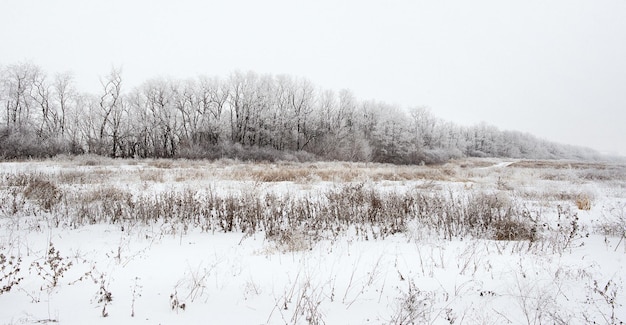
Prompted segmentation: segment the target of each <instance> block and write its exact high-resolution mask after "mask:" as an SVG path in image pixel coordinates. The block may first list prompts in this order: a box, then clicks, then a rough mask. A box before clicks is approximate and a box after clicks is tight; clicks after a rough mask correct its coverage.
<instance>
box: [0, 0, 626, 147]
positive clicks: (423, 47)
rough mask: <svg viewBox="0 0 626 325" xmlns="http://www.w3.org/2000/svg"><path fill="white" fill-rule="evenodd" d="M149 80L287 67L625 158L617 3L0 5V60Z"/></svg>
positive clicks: (143, 1)
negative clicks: (117, 70) (119, 71)
mask: <svg viewBox="0 0 626 325" xmlns="http://www.w3.org/2000/svg"><path fill="white" fill-rule="evenodd" d="M24 60H30V61H32V62H33V63H35V64H37V65H40V66H42V67H43V68H44V69H45V70H46V71H47V72H49V73H53V72H61V71H65V70H72V71H73V72H74V73H75V76H76V79H77V81H78V82H79V88H80V89H81V90H86V91H92V92H93V91H97V90H98V85H99V83H98V77H99V76H103V75H105V74H107V72H108V71H109V70H110V68H111V66H112V65H115V66H120V65H121V66H122V67H123V78H124V81H125V83H126V86H127V87H128V88H127V89H130V88H131V87H133V86H136V85H138V84H139V83H141V82H142V81H145V80H146V79H149V78H152V77H156V76H172V77H182V78H185V77H194V76H196V75H200V74H203V75H210V76H213V75H217V76H221V77H226V76H227V75H228V74H229V73H230V72H232V71H234V70H237V69H239V70H253V71H256V72H259V73H273V74H279V73H286V74H291V75H294V76H299V77H306V78H308V79H310V80H311V81H312V82H314V83H315V84H316V85H318V86H321V87H324V88H331V89H335V90H339V89H342V88H348V89H351V90H353V92H354V93H355V95H356V96H357V97H358V98H359V99H377V100H382V101H386V102H389V103H396V104H399V105H401V106H402V107H411V106H421V105H426V106H429V107H431V108H432V111H433V113H434V114H435V115H437V116H439V117H442V118H444V119H446V120H450V121H453V122H456V123H459V124H462V125H473V124H476V123H478V122H481V121H485V122H487V123H488V124H492V125H495V126H497V127H499V128H500V129H509V130H519V131H524V132H530V133H533V134H535V135H537V136H539V137H542V138H546V139H549V140H552V141H557V142H561V143H569V144H575V145H582V146H587V147H592V148H595V149H598V150H600V151H608V152H613V153H621V154H623V155H626V144H624V142H625V140H626V131H624V126H625V124H626V0H588V1H583V0H551V1H544V0H524V1H502V0H493V1H483V0H479V1H465V0H463V1H461V0H458V1H444V0H441V1H440V0H436V1H434V0H433V1H415V0H413V1H409V0H406V1H402V0H387V1H364V0H360V1H359V0H349V1H339V0H335V1H332V0H321V1H320V0H315V1H296V0H284V1H277V0H269V1H267V0H264V1H259V0H236V1H222V2H220V3H217V1H201V0H197V1H195V0H182V1H181V0H176V1H168V0H126V1H123V0H113V1H112V0H106V1H87V0H56V1H51V0H37V1H36V0H0V64H1V65H7V64H11V63H16V62H21V61H24Z"/></svg>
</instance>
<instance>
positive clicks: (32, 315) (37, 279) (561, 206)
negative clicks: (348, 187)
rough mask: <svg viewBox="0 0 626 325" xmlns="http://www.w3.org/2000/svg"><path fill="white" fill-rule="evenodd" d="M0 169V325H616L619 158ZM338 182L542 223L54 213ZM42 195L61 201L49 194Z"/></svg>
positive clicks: (79, 161) (623, 246) (83, 160)
mask: <svg viewBox="0 0 626 325" xmlns="http://www.w3.org/2000/svg"><path fill="white" fill-rule="evenodd" d="M0 173H2V176H1V177H2V180H3V183H2V184H1V186H2V187H1V188H0V192H1V197H0V200H1V201H0V202H1V204H2V206H1V211H0V222H1V226H2V229H1V230H0V254H1V255H0V266H1V267H2V268H1V269H0V290H1V291H0V322H1V323H2V324H31V323H56V322H58V323H61V324H86V323H91V324H96V323H114V324H132V323H142V324H209V323H210V324H585V323H593V322H596V323H598V324H605V323H609V324H610V323H616V324H619V323H620V321H622V322H623V321H626V308H625V307H624V303H626V295H625V294H624V293H623V291H624V290H623V289H624V278H625V276H626V273H625V270H624V268H625V266H626V263H625V262H626V260H625V257H626V240H625V239H624V237H623V236H624V233H625V230H626V169H625V167H624V166H621V165H613V164H584V163H575V162H528V161H500V160H486V159H484V160H464V161H457V162H453V163H450V164H447V165H444V166H436V167H427V166H417V167H394V166H389V165H370V164H343V163H310V164H244V163H236V162H216V163H208V162H189V161H167V160H165V161H158V160H156V161H152V160H146V161H132V160H126V161H125V160H119V161H118V160H106V159H102V158H98V157H80V158H75V159H70V158H63V159H55V160H49V161H43V162H20V163H16V162H11V163H1V164H0ZM42 179H43V180H46V181H49V183H45V182H42V181H41V180H42ZM36 180H37V181H38V182H39V183H36V184H39V185H38V186H40V187H46V186H50V185H46V184H54V186H53V190H48V192H44V197H42V196H41V195H39V196H38V195H36V194H33V193H38V192H36V191H35V190H34V189H32V186H31V185H29V184H35V182H36ZM342 184H366V186H368V187H371V188H376V189H378V190H380V191H382V192H383V193H396V192H406V191H411V190H415V189H417V190H419V191H423V192H426V193H434V192H438V193H443V194H442V195H447V194H445V193H449V195H450V196H451V197H456V196H457V195H461V196H462V195H473V194H474V193H489V194H490V195H494V197H497V198H498V199H501V200H503V201H505V202H506V203H507V204H509V205H514V206H516V207H520V209H522V210H523V211H527V212H528V217H529V218H533V220H535V221H536V222H538V224H540V225H541V227H542V229H540V230H539V231H540V232H541V237H538V238H540V239H536V240H532V241H531V240H494V239H492V238H489V237H488V236H469V235H467V236H453V237H452V238H448V237H446V236H442V234H441V233H433V232H431V231H430V230H429V229H430V228H429V229H427V228H425V227H424V225H423V224H421V223H420V222H419V221H417V220H411V221H409V222H408V224H407V226H406V229H404V231H402V232H397V233H393V234H388V235H386V236H384V237H377V238H374V237H372V236H371V235H368V236H364V235H363V234H359V233H358V231H357V230H355V229H354V228H348V229H347V230H345V231H342V232H340V234H338V235H334V236H328V237H324V238H316V239H315V240H313V239H311V238H309V237H307V235H306V233H300V232H294V233H289V235H290V237H289V238H288V240H285V238H283V240H277V239H276V238H273V237H271V236H268V235H267V234H266V233H265V232H264V231H257V232H245V233H242V232H240V231H233V232H223V231H219V230H216V229H215V228H213V229H211V230H207V229H205V228H202V227H201V226H194V225H189V224H187V223H183V222H176V221H173V220H154V221H153V222H148V223H145V222H129V221H126V222H124V221H122V222H95V223H94V224H91V223H85V224H77V223H75V222H71V221H68V220H70V217H68V216H69V215H71V214H72V212H68V211H66V210H67V209H68V207H73V205H71V204H70V203H67V202H70V201H71V202H82V201H80V200H79V199H78V198H86V197H89V196H93V195H94V193H99V194H98V195H100V196H99V197H98V199H97V200H98V201H97V202H100V200H102V202H104V197H107V198H108V197H109V196H114V195H113V194H107V193H118V192H123V193H129V195H130V196H129V198H128V199H127V200H130V201H132V200H134V199H136V198H137V197H138V196H140V195H144V196H149V195H155V196H156V195H158V194H159V193H168V192H177V193H178V192H184V191H189V190H193V191H195V192H194V193H196V197H197V196H198V195H201V194H198V193H218V194H220V195H227V194H228V195H234V196H237V195H240V196H245V195H250V193H252V195H266V194H268V193H273V194H276V195H291V196H299V195H300V196H306V195H308V196H309V197H313V198H315V197H318V196H323V195H324V193H325V191H327V190H328V189H329V188H333V187H335V186H341V185H342ZM46 193H48V194H49V193H55V194H54V195H56V196H58V197H59V198H60V199H58V200H56V199H55V200H53V201H52V203H49V204H48V205H46V202H48V201H47V198H46V197H45V194H46ZM59 193H61V194H59ZM107 195H108V196H107ZM115 195H117V194H115ZM64 200H65V201H64ZM72 200H73V201H72ZM85 200H86V201H84V202H91V201H87V199H85ZM94 200H96V199H94ZM98 204H99V203H98ZM77 207H78V205H77ZM64 209H65V210H64ZM77 209H78V208H77ZM66 215H67V216H66ZM559 215H561V219H559ZM72 220H73V219H72Z"/></svg>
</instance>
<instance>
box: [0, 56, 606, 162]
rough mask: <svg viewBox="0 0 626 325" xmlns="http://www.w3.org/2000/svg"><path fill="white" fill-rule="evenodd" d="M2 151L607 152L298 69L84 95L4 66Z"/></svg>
mask: <svg viewBox="0 0 626 325" xmlns="http://www.w3.org/2000/svg"><path fill="white" fill-rule="evenodd" d="M0 104H1V105H2V106H1V107H2V108H3V110H4V114H2V115H3V117H2V118H1V119H0V121H1V125H2V126H1V127H0V157H2V158H4V159H14V158H24V157H50V156H54V155H58V154H81V153H92V154H97V155H106V156H110V157H121V158H127V157H138V158H148V157H150V158H207V159H218V158H236V159H242V160H279V159H291V160H313V159H325V160H342V161H364V162H384V163H395V164H420V163H438V162H444V161H446V160H449V159H452V158H460V157H510V158H543V159H553V158H577V159H588V158H593V157H596V156H597V155H598V154H597V153H596V152H595V151H593V150H590V149H586V148H580V147H575V146H569V145H561V144H556V143H553V142H549V141H545V140H542V139H538V138H537V137H535V136H533V135H530V134H527V133H521V132H516V131H500V130H499V129H497V128H496V127H493V126H490V125H487V124H485V123H482V124H479V125H475V126H460V125H456V124H454V123H451V122H447V121H444V120H442V119H439V118H437V117H435V115H433V113H432V112H431V110H430V109H428V108H426V107H413V108H409V109H403V108H401V107H398V106H396V105H391V104H387V103H384V102H379V101H373V100H359V99H357V98H355V96H354V95H353V94H352V92H350V91H349V90H345V89H344V90H340V91H333V90H327V89H322V88H320V87H317V86H315V85H314V84H313V83H311V82H310V81H309V80H307V79H304V78H298V77H293V76H288V75H271V74H257V73H255V72H233V73H231V74H230V75H229V76H227V77H226V78H218V77H209V76H200V77H197V78H192V79H185V80H180V79H172V78H169V79H168V78H156V79H151V80H147V81H145V82H144V83H143V84H141V85H140V86H138V87H134V88H133V89H126V88H125V86H124V80H123V75H122V71H121V70H120V69H117V68H113V69H112V70H111V71H110V72H109V73H108V74H107V75H105V76H103V77H101V78H100V90H99V91H98V92H97V93H85V92H81V91H79V89H78V88H77V85H76V83H75V81H74V78H73V76H72V74H71V73H56V74H53V75H49V74H47V73H46V72H45V71H43V70H42V69H41V68H40V67H39V66H37V65H35V64H32V63H17V64H12V65H8V66H4V67H2V66H0Z"/></svg>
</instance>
